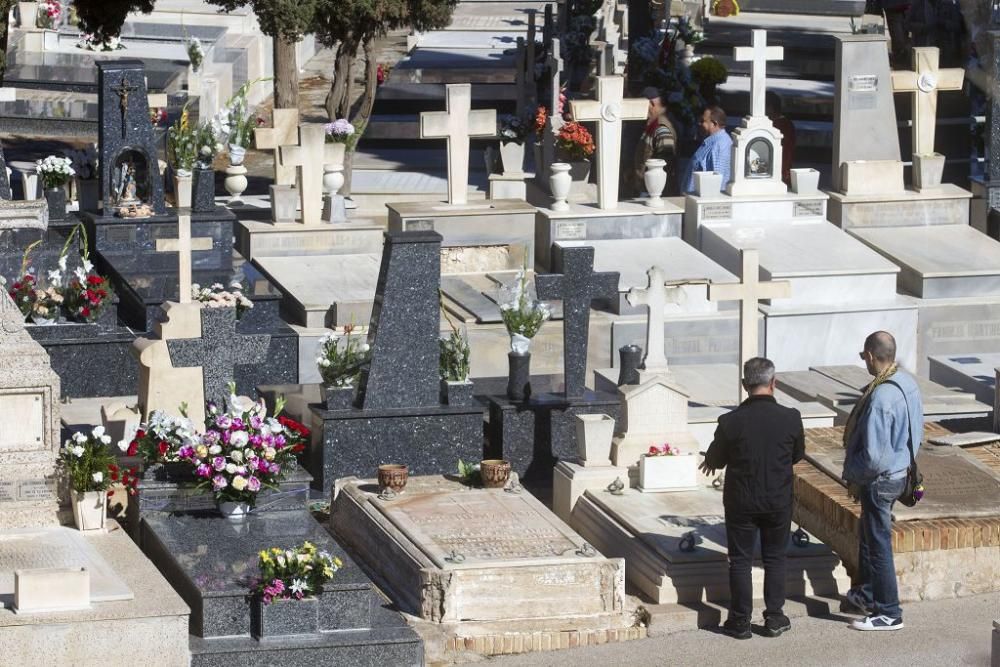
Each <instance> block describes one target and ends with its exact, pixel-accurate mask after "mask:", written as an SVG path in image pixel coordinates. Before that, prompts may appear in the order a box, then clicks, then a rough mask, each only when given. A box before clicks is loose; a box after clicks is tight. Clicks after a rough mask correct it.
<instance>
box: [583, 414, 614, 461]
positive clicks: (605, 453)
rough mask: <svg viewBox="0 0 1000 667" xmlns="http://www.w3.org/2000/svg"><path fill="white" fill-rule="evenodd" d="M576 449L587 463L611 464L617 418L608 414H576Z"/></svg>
mask: <svg viewBox="0 0 1000 667" xmlns="http://www.w3.org/2000/svg"><path fill="white" fill-rule="evenodd" d="M575 420H576V449H577V455H578V456H579V457H580V461H581V462H583V463H585V464H586V465H598V466H606V465H611V438H613V437H614V435H615V420H614V419H613V418H612V417H609V416H608V415H599V414H598V415H576V417H575Z"/></svg>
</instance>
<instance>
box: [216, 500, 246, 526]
mask: <svg viewBox="0 0 1000 667" xmlns="http://www.w3.org/2000/svg"><path fill="white" fill-rule="evenodd" d="M219 513H220V514H222V516H223V518H225V519H226V520H227V521H232V522H234V523H238V522H240V521H243V520H244V519H246V518H247V516H249V514H250V504H249V503H234V502H220V503H219Z"/></svg>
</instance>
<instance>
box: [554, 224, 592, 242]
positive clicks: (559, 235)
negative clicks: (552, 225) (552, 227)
mask: <svg viewBox="0 0 1000 667" xmlns="http://www.w3.org/2000/svg"><path fill="white" fill-rule="evenodd" d="M586 238H587V223H585V222H557V223H556V240H557V241H584V240H586Z"/></svg>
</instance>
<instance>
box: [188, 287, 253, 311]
mask: <svg viewBox="0 0 1000 667" xmlns="http://www.w3.org/2000/svg"><path fill="white" fill-rule="evenodd" d="M191 298H192V299H194V300H195V301H197V302H199V303H202V304H204V305H205V307H206V308H235V309H236V319H237V320H239V319H241V318H242V317H243V314H244V313H246V312H247V311H248V310H250V309H252V308H253V301H251V300H250V299H248V298H247V297H246V295H245V294H243V284H242V283H240V282H239V281H238V280H237V281H233V282H232V283H230V285H229V289H228V290H227V289H226V287H225V285H223V284H222V283H212V285H211V286H210V287H202V286H201V285H199V284H198V283H194V284H193V285H191Z"/></svg>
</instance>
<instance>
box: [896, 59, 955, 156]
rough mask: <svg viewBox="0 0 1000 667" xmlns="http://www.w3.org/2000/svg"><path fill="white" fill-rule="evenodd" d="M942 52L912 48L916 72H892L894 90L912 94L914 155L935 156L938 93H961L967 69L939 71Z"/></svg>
mask: <svg viewBox="0 0 1000 667" xmlns="http://www.w3.org/2000/svg"><path fill="white" fill-rule="evenodd" d="M939 57H940V52H939V51H938V49H937V47H932V46H925V47H918V48H915V49H913V70H912V71H898V70H897V71H894V72H893V73H892V91H893V92H894V93H910V96H911V100H912V105H913V126H912V136H913V154H914V155H931V154H933V153H934V132H935V125H936V123H937V94H938V91H939V90H961V89H962V83H963V81H965V70H963V69H959V68H953V69H938V59H939Z"/></svg>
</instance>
